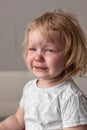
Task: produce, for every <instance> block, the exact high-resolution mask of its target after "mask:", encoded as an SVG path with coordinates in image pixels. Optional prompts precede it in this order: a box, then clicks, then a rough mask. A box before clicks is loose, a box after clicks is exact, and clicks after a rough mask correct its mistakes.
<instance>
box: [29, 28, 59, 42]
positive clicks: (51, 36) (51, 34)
mask: <svg viewBox="0 0 87 130" xmlns="http://www.w3.org/2000/svg"><path fill="white" fill-rule="evenodd" d="M38 35H39V36H40V39H41V40H42V39H44V40H46V41H48V42H54V41H56V40H58V41H59V40H60V39H61V33H60V31H54V30H45V31H42V30H39V29H34V30H30V32H29V36H28V37H29V40H30V39H31V40H34V38H36V39H37V37H38Z"/></svg>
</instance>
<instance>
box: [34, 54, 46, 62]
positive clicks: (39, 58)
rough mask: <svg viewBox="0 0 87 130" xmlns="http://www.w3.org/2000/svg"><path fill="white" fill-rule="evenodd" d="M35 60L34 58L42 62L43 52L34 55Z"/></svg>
mask: <svg viewBox="0 0 87 130" xmlns="http://www.w3.org/2000/svg"><path fill="white" fill-rule="evenodd" d="M35 60H36V61H37V62H43V61H44V56H43V54H42V53H38V54H37V55H36V57H35Z"/></svg>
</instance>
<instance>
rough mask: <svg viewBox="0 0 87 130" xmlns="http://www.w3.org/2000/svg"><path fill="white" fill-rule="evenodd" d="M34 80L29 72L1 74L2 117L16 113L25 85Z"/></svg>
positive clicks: (0, 101)
mask: <svg viewBox="0 0 87 130" xmlns="http://www.w3.org/2000/svg"><path fill="white" fill-rule="evenodd" d="M33 78H34V76H33V75H32V74H31V73H30V72H27V71H6V72H0V117H2V116H8V115H10V114H13V113H14V112H15V111H16V109H17V108H18V105H19V101H20V98H21V95H22V90H23V87H24V85H25V84H26V83H27V81H28V80H31V79H33Z"/></svg>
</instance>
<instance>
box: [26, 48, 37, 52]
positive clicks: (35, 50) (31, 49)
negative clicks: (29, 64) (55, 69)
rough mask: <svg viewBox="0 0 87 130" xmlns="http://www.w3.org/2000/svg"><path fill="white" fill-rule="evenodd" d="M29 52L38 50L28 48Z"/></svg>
mask: <svg viewBox="0 0 87 130" xmlns="http://www.w3.org/2000/svg"><path fill="white" fill-rule="evenodd" d="M28 50H29V51H36V48H28Z"/></svg>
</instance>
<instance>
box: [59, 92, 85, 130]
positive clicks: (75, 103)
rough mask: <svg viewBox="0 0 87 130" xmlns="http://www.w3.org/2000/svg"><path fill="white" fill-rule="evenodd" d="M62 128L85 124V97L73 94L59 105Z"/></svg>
mask: <svg viewBox="0 0 87 130" xmlns="http://www.w3.org/2000/svg"><path fill="white" fill-rule="evenodd" d="M61 118H62V122H63V128H66V127H74V126H79V125H84V124H87V98H86V97H85V96H84V95H82V94H81V95H79V94H74V95H72V96H70V97H69V98H68V99H67V100H65V101H64V102H63V104H62V107H61Z"/></svg>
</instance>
